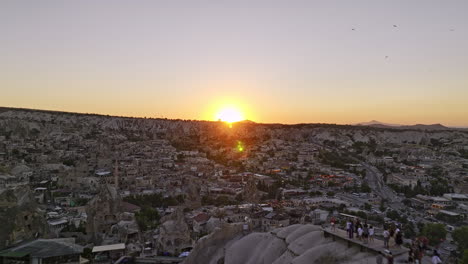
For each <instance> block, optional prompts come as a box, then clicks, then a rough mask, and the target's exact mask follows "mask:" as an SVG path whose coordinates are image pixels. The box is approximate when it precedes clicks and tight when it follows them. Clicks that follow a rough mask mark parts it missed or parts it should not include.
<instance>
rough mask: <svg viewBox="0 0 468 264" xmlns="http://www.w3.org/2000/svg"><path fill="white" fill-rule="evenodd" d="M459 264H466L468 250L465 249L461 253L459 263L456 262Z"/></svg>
mask: <svg viewBox="0 0 468 264" xmlns="http://www.w3.org/2000/svg"><path fill="white" fill-rule="evenodd" d="M458 263H460V264H468V249H465V250H464V251H463V257H462V259H461V260H460V262H458Z"/></svg>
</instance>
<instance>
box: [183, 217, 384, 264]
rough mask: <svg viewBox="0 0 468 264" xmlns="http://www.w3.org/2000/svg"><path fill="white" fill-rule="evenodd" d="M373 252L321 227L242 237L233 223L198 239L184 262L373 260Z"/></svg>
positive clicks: (244, 263)
mask: <svg viewBox="0 0 468 264" xmlns="http://www.w3.org/2000/svg"><path fill="white" fill-rule="evenodd" d="M374 262H375V255H374V253H369V252H360V250H359V248H358V247H350V248H348V246H347V245H346V243H342V242H339V241H333V240H332V239H331V238H325V237H324V236H323V231H322V229H321V227H320V226H315V225H291V226H288V227H283V228H278V229H275V230H273V231H271V232H269V233H251V234H249V235H246V236H242V233H241V231H240V230H239V228H237V229H236V226H235V225H232V226H231V227H225V228H223V229H219V230H217V231H215V232H214V233H212V234H210V235H208V236H206V237H204V238H202V239H200V240H199V241H198V242H197V244H196V245H195V247H194V250H193V251H192V253H191V254H190V255H189V257H188V258H187V259H186V260H185V261H184V264H193V263H208V264H218V263H225V264H311V263H317V264H319V263H330V264H333V263H348V264H352V263H374Z"/></svg>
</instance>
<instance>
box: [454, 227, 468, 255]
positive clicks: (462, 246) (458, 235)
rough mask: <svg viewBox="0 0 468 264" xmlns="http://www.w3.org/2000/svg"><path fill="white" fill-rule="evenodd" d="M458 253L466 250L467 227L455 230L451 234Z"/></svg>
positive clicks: (467, 247)
mask: <svg viewBox="0 0 468 264" xmlns="http://www.w3.org/2000/svg"><path fill="white" fill-rule="evenodd" d="M452 237H453V240H455V242H457V245H458V250H460V252H462V251H464V250H467V249H468V226H462V227H460V228H457V229H456V230H455V231H454V232H453V234H452Z"/></svg>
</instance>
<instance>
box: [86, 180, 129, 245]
mask: <svg viewBox="0 0 468 264" xmlns="http://www.w3.org/2000/svg"><path fill="white" fill-rule="evenodd" d="M121 202H122V199H121V198H120V195H119V194H118V192H117V190H116V189H115V188H114V187H113V186H109V185H104V186H102V187H100V191H99V194H98V195H96V196H95V197H94V198H93V199H92V200H91V201H89V203H88V204H87V205H86V214H87V225H86V232H87V233H88V234H89V235H91V239H92V240H93V241H94V242H101V241H102V240H103V238H104V237H105V236H106V235H110V234H111V227H112V226H113V225H115V224H117V223H118V221H119V220H120V214H121V213H122V208H121Z"/></svg>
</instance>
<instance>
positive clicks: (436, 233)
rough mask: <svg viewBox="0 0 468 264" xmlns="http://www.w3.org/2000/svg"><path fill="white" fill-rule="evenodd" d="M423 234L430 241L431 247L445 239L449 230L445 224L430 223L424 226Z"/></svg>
mask: <svg viewBox="0 0 468 264" xmlns="http://www.w3.org/2000/svg"><path fill="white" fill-rule="evenodd" d="M421 234H422V235H423V236H425V237H427V238H428V239H429V244H430V245H431V246H435V245H438V244H439V243H440V242H441V241H442V240H443V239H445V236H446V235H447V230H445V226H444V225H443V224H437V223H429V224H426V225H424V227H423V230H422V232H421Z"/></svg>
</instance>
